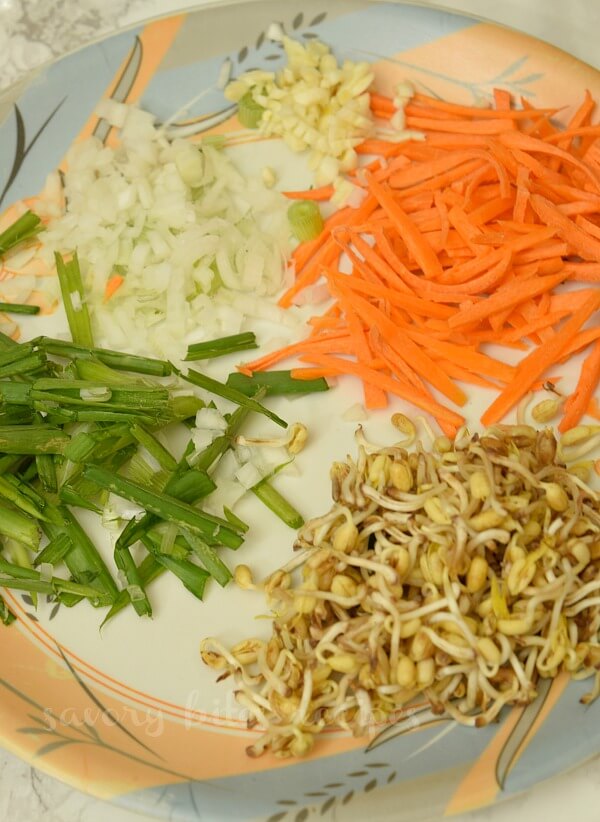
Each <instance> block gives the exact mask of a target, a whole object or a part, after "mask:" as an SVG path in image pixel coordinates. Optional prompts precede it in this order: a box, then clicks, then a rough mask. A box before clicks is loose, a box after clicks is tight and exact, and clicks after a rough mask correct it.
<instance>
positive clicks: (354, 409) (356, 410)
mask: <svg viewBox="0 0 600 822" xmlns="http://www.w3.org/2000/svg"><path fill="white" fill-rule="evenodd" d="M367 418H368V415H367V412H366V411H365V408H364V406H363V405H361V404H360V403H359V402H357V403H355V404H354V405H351V406H350V407H349V408H347V409H346V410H345V411H344V413H343V414H342V419H343V420H345V421H346V422H363V421H364V420H366V419H367Z"/></svg>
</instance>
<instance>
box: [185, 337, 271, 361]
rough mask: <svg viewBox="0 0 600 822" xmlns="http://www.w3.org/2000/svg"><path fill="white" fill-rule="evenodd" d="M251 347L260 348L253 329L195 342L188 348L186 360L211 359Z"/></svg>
mask: <svg viewBox="0 0 600 822" xmlns="http://www.w3.org/2000/svg"><path fill="white" fill-rule="evenodd" d="M251 348H258V344H257V342H256V335H255V334H254V333H253V332H252V331H246V332H244V333H242V334H233V335H231V336H229V337H220V338H219V339H217V340H209V341H207V342H201V343H194V344H193V345H190V346H189V347H188V350H187V356H186V358H185V359H186V360H187V361H188V362H192V361H194V360H211V359H214V358H215V357H223V356H225V354H234V353H236V352H237V351H248V350H250V349H251Z"/></svg>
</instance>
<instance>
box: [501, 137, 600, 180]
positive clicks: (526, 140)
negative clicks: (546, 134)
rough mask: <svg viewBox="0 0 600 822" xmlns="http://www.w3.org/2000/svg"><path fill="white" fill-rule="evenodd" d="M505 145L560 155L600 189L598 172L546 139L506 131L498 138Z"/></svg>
mask: <svg viewBox="0 0 600 822" xmlns="http://www.w3.org/2000/svg"><path fill="white" fill-rule="evenodd" d="M498 139H499V140H500V141H501V142H502V143H503V144H504V145H505V146H508V147H509V148H512V149H520V150H522V151H526V152H531V151H534V152H539V153H541V154H548V155H550V156H551V157H559V158H560V159H561V160H564V162H565V163H570V164H571V165H574V166H576V168H577V169H579V170H580V171H582V172H583V174H585V176H586V177H588V178H589V180H590V181H591V183H592V184H593V186H594V188H595V189H596V191H600V177H599V176H598V174H597V172H595V171H594V170H593V169H591V168H590V167H589V166H587V165H586V164H585V163H583V162H581V160H579V159H578V158H577V157H574V156H573V155H572V154H571V153H570V152H568V151H565V150H563V149H561V148H557V147H556V146H552V145H550V144H549V143H547V142H544V140H538V139H537V138H536V137H530V136H529V135H527V134H521V133H520V132H518V131H506V132H504V133H503V134H501V135H500V136H499V138H498Z"/></svg>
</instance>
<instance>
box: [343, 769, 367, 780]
mask: <svg viewBox="0 0 600 822" xmlns="http://www.w3.org/2000/svg"><path fill="white" fill-rule="evenodd" d="M368 774H369V772H368V771H352V773H349V774H348V776H351V777H352V778H353V779H354V778H356V777H357V776H368Z"/></svg>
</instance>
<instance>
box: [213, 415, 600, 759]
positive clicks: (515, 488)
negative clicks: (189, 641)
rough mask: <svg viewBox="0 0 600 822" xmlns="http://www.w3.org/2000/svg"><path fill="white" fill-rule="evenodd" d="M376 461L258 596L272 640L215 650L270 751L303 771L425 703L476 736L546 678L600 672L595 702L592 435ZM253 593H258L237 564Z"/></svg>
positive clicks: (368, 457) (339, 475)
mask: <svg viewBox="0 0 600 822" xmlns="http://www.w3.org/2000/svg"><path fill="white" fill-rule="evenodd" d="M395 416H396V417H397V419H396V422H397V423H398V426H399V427H400V428H402V429H404V431H405V432H407V431H408V432H409V434H410V436H409V437H408V439H406V440H405V441H404V442H403V443H400V444H396V445H393V446H391V447H379V446H375V445H372V444H371V443H369V442H368V441H367V440H366V438H365V436H364V433H363V431H362V429H361V428H359V429H358V431H357V435H356V438H357V442H358V446H359V447H358V455H357V458H356V459H352V458H350V457H348V458H347V460H346V461H345V462H337V463H334V464H333V466H332V469H331V480H332V496H333V506H332V507H331V509H330V511H329V512H328V513H327V514H325V515H324V516H321V517H317V518H316V519H313V520H312V521H310V522H308V523H307V524H306V525H305V526H304V527H303V528H302V529H301V531H300V532H299V535H298V538H297V541H296V544H295V549H296V552H297V553H296V556H295V557H294V559H293V560H292V561H291V562H290V563H288V565H287V566H286V567H285V568H283V569H281V570H279V571H276V572H275V573H274V574H272V575H271V576H270V577H269V578H268V579H267V580H266V581H265V582H264V583H263V584H262V586H261V587H262V588H263V589H264V591H265V594H266V596H267V598H268V601H269V604H270V606H271V608H272V610H273V614H274V619H273V623H272V633H271V636H270V638H269V639H268V640H261V639H247V640H244V641H242V642H240V643H238V644H237V645H235V646H234V647H233V648H231V649H228V648H226V647H225V646H224V645H223V644H222V643H221V642H219V641H218V640H216V639H214V638H210V639H206V640H204V642H203V645H202V658H203V660H204V662H205V663H206V664H208V665H210V666H211V667H213V668H214V669H216V670H218V671H219V672H220V678H222V679H229V678H232V679H233V681H234V683H235V692H236V698H237V701H238V703H239V704H240V705H242V706H243V707H244V708H246V709H247V711H248V715H249V716H250V717H251V719H250V721H249V726H251V727H253V726H261V727H262V728H264V733H263V734H262V735H261V736H260V737H259V738H258V739H257V741H255V742H254V743H253V744H252V745H250V746H249V747H248V749H247V752H248V754H249V755H250V756H259V755H261V754H262V753H264V752H265V751H267V750H270V751H272V752H273V753H274V754H275V755H277V756H280V757H288V756H302V755H305V754H307V753H308V752H309V751H310V749H311V748H312V746H313V744H314V741H315V738H316V737H317V736H318V735H319V734H320V733H321V732H322V731H324V730H325V729H327V728H330V727H332V726H337V727H340V728H343V729H347V730H350V731H351V732H352V733H354V734H355V735H363V734H368V733H369V730H370V729H372V728H373V727H374V725H375V724H376V723H381V722H385V721H388V720H390V719H392V718H394V717H395V716H397V715H398V713H399V711H400V710H401V709H402V708H403V706H406V705H407V704H408V703H410V702H411V701H413V700H415V699H416V698H417V697H419V698H421V699H423V698H424V699H426V700H428V701H429V702H430V704H431V708H432V710H433V711H434V713H436V714H439V715H443V714H446V715H448V716H450V717H451V718H453V719H454V720H456V721H457V722H459V723H461V724H463V725H467V726H474V727H481V726H484V725H486V724H488V723H489V722H491V721H493V720H494V719H496V717H498V715H499V714H500V712H501V710H502V708H503V707H504V706H505V705H526V704H528V703H530V702H531V701H532V700H533V699H534V698H535V697H536V683H537V682H538V680H539V679H540V678H548V677H556V676H557V675H558V674H559V673H561V672H563V671H565V672H568V673H569V674H570V675H571V676H572V677H573V678H576V679H583V678H586V677H590V676H592V675H595V684H594V686H593V688H592V691H591V693H590V694H588V695H586V696H585V697H584V698H583V699H584V701H585V702H590V701H591V700H592V699H594V698H595V697H596V696H597V694H598V693H599V692H600V676H599V674H598V668H599V667H600V643H599V641H598V630H599V627H600V504H599V496H598V493H597V492H596V491H595V490H593V489H592V488H591V487H590V485H589V484H588V482H589V477H590V474H591V469H592V463H591V462H590V461H582V460H581V457H582V456H584V455H585V454H586V452H587V451H588V450H589V449H590V448H591V447H593V446H594V445H595V444H596V440H597V436H595V430H594V429H592V428H591V427H589V426H579V427H578V428H574V429H572V430H571V431H569V432H568V433H567V434H566V435H565V436H563V437H562V438H561V440H560V442H557V440H556V438H555V436H554V433H553V432H552V430H551V429H546V430H536V429H534V428H533V427H531V426H528V425H516V426H503V425H498V426H495V427H493V428H491V429H488V430H487V431H486V432H485V433H483V434H481V435H478V434H470V433H469V431H468V430H466V429H461V430H460V431H459V432H458V434H457V436H456V438H455V440H454V441H453V442H452V441H450V440H449V439H448V438H446V437H438V438H437V439H436V440H435V441H434V442H433V446H432V449H431V450H427V449H426V448H424V447H423V445H422V444H421V443H419V442H415V431H414V426H413V425H412V423H411V422H410V421H409V420H408V419H407V418H405V417H402V416H401V415H395ZM236 579H237V581H238V583H239V584H240V585H241V586H242V587H246V588H251V587H258V586H255V585H254V583H253V581H252V577H251V574H250V571H249V569H248V568H246V567H245V566H238V569H237V572H236Z"/></svg>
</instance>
